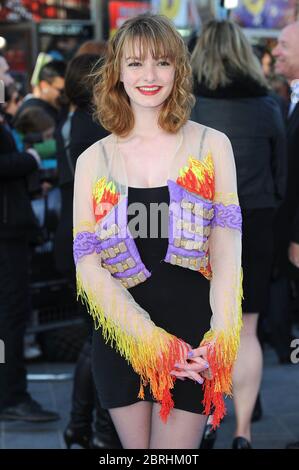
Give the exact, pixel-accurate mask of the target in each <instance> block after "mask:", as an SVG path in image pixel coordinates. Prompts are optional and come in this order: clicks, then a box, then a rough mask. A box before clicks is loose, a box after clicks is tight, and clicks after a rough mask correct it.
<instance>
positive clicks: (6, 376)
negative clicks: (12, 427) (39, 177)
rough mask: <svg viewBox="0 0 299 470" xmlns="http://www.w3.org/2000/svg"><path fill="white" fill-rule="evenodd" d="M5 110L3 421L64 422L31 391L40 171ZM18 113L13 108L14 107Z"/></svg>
mask: <svg viewBox="0 0 299 470" xmlns="http://www.w3.org/2000/svg"><path fill="white" fill-rule="evenodd" d="M8 109H9V107H8V106H7V103H6V104H5V105H4V110H5V112H2V111H1V114H0V337H1V339H2V340H3V341H4V344H5V364H2V365H1V367H0V420H22V421H31V422H47V421H55V420H57V419H59V416H58V414H57V413H54V412H51V411H47V410H44V409H43V408H42V407H41V406H40V404H39V403H37V402H36V401H35V400H33V399H32V398H31V396H30V394H29V393H28V391H27V380H26V370H25V364H24V355H23V353H24V335H25V327H26V322H27V319H28V317H29V314H30V308H31V306H30V293H29V238H30V236H31V234H32V231H34V230H35V228H36V221H35V217H34V214H33V211H32V208H31V203H30V197H29V191H28V188H27V179H26V178H27V177H28V176H30V175H31V174H32V173H33V172H35V171H36V170H37V169H38V168H39V162H40V159H39V155H38V154H37V152H36V151H35V150H34V149H32V148H27V149H26V150H25V151H24V152H19V151H18V149H17V146H16V142H15V139H14V135H13V132H12V130H13V129H12V127H11V124H10V122H9V121H8V120H7V119H6V116H7V110H8ZM11 110H12V109H11Z"/></svg>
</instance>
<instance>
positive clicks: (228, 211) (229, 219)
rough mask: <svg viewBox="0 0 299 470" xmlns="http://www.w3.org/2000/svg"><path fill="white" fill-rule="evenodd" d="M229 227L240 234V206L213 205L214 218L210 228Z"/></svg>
mask: <svg viewBox="0 0 299 470" xmlns="http://www.w3.org/2000/svg"><path fill="white" fill-rule="evenodd" d="M217 225H218V226H220V227H229V228H233V229H236V230H239V231H240V232H241V233H242V214H241V208H240V206H237V205H236V204H229V205H228V206H225V205H224V204H222V203H219V204H214V217H213V219H212V224H211V226H212V227H216V226H217Z"/></svg>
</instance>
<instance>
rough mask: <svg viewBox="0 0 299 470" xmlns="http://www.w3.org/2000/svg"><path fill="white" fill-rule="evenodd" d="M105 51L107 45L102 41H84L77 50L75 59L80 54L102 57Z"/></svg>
mask: <svg viewBox="0 0 299 470" xmlns="http://www.w3.org/2000/svg"><path fill="white" fill-rule="evenodd" d="M107 49H108V45H107V43H106V42H104V41H86V42H83V44H81V46H80V47H79V49H78V50H77V52H76V57H77V56H79V55H82V54H94V55H99V56H101V57H104V56H105V54H106V52H107Z"/></svg>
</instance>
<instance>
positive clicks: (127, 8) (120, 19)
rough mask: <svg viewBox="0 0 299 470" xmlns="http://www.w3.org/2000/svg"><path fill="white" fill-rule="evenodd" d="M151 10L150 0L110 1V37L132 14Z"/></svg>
mask: <svg viewBox="0 0 299 470" xmlns="http://www.w3.org/2000/svg"><path fill="white" fill-rule="evenodd" d="M150 10H151V3H150V2H144V3H140V2H122V1H112V2H109V29H110V37H111V36H112V35H113V34H114V33H115V31H116V30H117V29H118V28H119V27H120V26H121V25H122V24H123V23H124V22H125V21H126V20H127V19H128V18H131V17H132V16H136V15H139V14H141V13H145V12H147V11H150Z"/></svg>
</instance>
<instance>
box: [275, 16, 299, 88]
mask: <svg viewBox="0 0 299 470" xmlns="http://www.w3.org/2000/svg"><path fill="white" fill-rule="evenodd" d="M272 54H273V56H274V57H275V72H276V73H277V74H279V75H283V76H284V77H285V78H286V79H287V80H288V82H289V83H290V82H291V81H292V80H295V79H299V21H296V22H295V23H291V24H289V25H288V26H286V27H285V28H283V30H282V31H281V33H280V36H279V38H278V42H277V45H276V46H275V47H274V49H273V51H272Z"/></svg>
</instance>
